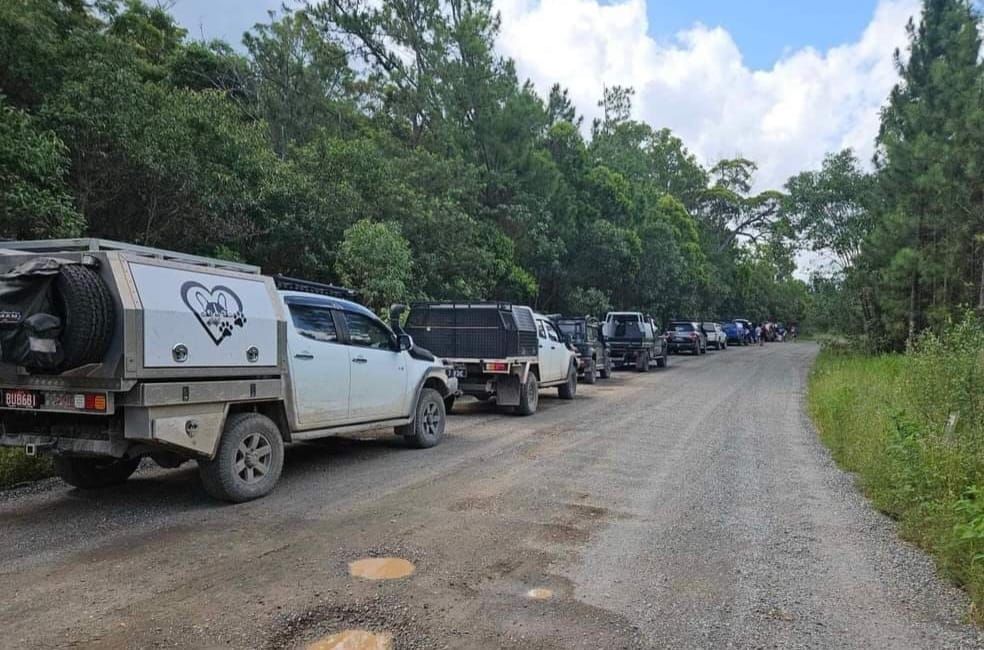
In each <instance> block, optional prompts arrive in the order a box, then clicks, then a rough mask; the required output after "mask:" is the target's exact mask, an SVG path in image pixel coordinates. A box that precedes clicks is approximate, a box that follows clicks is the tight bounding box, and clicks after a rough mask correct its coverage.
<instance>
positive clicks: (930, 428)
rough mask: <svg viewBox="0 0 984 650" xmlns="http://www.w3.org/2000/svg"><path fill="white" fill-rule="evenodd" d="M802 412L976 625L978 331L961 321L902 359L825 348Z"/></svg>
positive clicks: (982, 374) (982, 573)
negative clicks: (952, 589) (965, 596)
mask: <svg viewBox="0 0 984 650" xmlns="http://www.w3.org/2000/svg"><path fill="white" fill-rule="evenodd" d="M809 407H810V412H811V415H812V416H813V420H814V422H815V423H816V425H817V429H818V430H819V432H820V437H821V439H822V440H823V442H824V443H825V444H826V445H827V446H828V447H829V448H830V450H831V452H832V454H833V456H834V458H835V459H836V460H837V462H838V463H839V464H840V465H841V466H842V467H844V468H845V469H847V470H849V471H852V472H856V473H857V475H858V476H859V478H860V481H861V484H862V486H863V489H864V491H865V493H866V495H867V496H868V497H869V498H870V499H871V500H872V501H873V503H874V504H875V506H876V507H877V508H879V509H881V510H882V511H884V512H886V513H888V514H889V515H890V516H892V517H893V518H895V519H896V520H897V521H898V522H899V532H900V534H901V535H902V536H903V537H904V538H906V539H908V540H910V541H912V542H914V543H916V544H918V545H919V546H921V547H922V548H924V549H926V550H927V551H929V552H930V553H932V554H933V555H934V556H935V557H936V559H937V562H938V565H939V566H940V568H941V569H942V570H943V571H944V572H945V573H946V574H947V575H948V576H950V577H951V578H953V579H954V580H955V581H956V582H958V583H959V584H961V585H963V586H964V587H965V588H966V590H967V591H968V593H969V594H970V596H971V599H972V602H973V606H972V611H971V612H970V616H971V618H972V619H974V620H975V621H976V622H977V623H979V624H981V623H984V325H982V324H981V323H980V322H977V321H975V319H974V318H973V316H970V315H968V317H967V318H966V319H965V320H964V322H962V323H960V324H959V325H956V326H954V327H951V328H950V329H949V330H948V331H947V332H946V333H945V334H944V335H943V336H942V337H936V336H934V335H926V336H924V337H922V338H921V339H920V341H919V342H918V343H917V344H916V345H914V346H912V348H911V349H910V350H909V351H908V352H907V353H906V354H896V355H882V356H863V355H860V354H857V353H855V352H853V351H851V350H850V349H847V348H845V347H843V346H839V345H836V344H835V345H833V346H830V347H827V348H825V349H824V351H823V352H821V354H820V356H819V357H818V359H817V363H816V366H815V367H814V369H813V372H812V374H811V377H810V385H809Z"/></svg>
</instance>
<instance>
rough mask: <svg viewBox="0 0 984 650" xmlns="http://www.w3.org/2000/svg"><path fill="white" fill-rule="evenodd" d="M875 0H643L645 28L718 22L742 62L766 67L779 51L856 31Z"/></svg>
mask: <svg viewBox="0 0 984 650" xmlns="http://www.w3.org/2000/svg"><path fill="white" fill-rule="evenodd" d="M876 4H877V3H876V2H875V0H693V1H692V2H686V1H682V0H648V2H647V9H648V16H649V27H650V30H649V31H650V33H651V34H652V35H653V36H654V37H656V38H657V39H664V38H670V37H672V36H673V35H674V34H676V33H677V32H679V31H680V30H682V29H687V28H689V27H691V26H692V25H693V24H694V23H695V22H700V23H703V24H705V25H707V26H708V27H718V26H720V27H723V28H724V29H726V30H727V31H728V32H729V33H730V34H731V36H732V38H734V40H735V42H736V43H737V44H738V47H739V48H740V49H741V52H742V55H743V57H744V61H745V64H746V65H748V66H749V67H751V68H755V69H768V68H771V67H772V65H773V64H774V63H775V62H776V61H777V60H778V59H779V58H780V57H782V56H783V55H784V54H787V53H788V52H790V51H795V50H797V49H800V48H802V47H805V46H810V47H813V48H816V49H818V50H827V49H829V48H831V47H833V46H836V45H842V44H844V43H849V42H852V41H855V40H857V39H858V37H860V35H861V33H862V32H863V31H864V28H865V27H867V25H868V23H869V22H870V21H871V17H872V15H873V14H874V11H875V6H876Z"/></svg>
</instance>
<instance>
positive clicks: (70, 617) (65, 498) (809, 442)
mask: <svg viewBox="0 0 984 650" xmlns="http://www.w3.org/2000/svg"><path fill="white" fill-rule="evenodd" d="M816 352H817V350H816V347H815V346H813V345H812V344H810V343H787V344H773V345H769V346H766V347H765V348H758V347H751V348H732V349H729V350H727V351H723V352H711V353H710V354H708V355H707V356H702V357H699V358H688V357H672V359H671V367H670V368H669V369H668V370H665V371H654V372H651V373H649V374H645V375H642V374H637V373H635V372H619V373H616V375H615V377H614V378H613V379H612V380H610V381H601V382H599V383H598V384H597V385H595V386H584V385H582V386H580V387H579V389H578V396H577V399H576V400H575V401H574V402H562V401H560V400H559V399H556V397H555V396H554V395H555V391H544V395H543V398H542V399H541V401H540V408H541V411H540V413H538V414H537V415H536V416H534V417H531V418H519V417H515V416H509V415H502V414H499V413H497V412H496V411H495V410H494V409H493V408H492V407H490V406H488V405H485V404H480V403H478V402H474V401H463V402H462V403H461V404H460V407H459V408H456V414H455V415H454V416H452V417H451V419H450V422H449V436H448V438H447V439H446V440H445V442H444V443H443V444H442V445H440V446H439V447H437V448H435V449H432V450H426V451H416V450H410V449H406V448H404V447H403V446H402V445H401V444H400V443H399V442H398V441H397V440H396V439H395V438H393V437H392V436H388V435H385V433H379V434H378V435H375V436H373V437H367V438H365V439H360V440H334V441H330V442H328V443H325V444H318V445H297V446H294V447H292V448H290V449H289V450H288V455H287V461H286V465H285V470H284V477H283V479H282V483H281V485H280V486H279V488H278V489H277V490H276V491H275V492H274V493H273V494H272V495H271V496H269V497H267V498H265V499H262V500H260V501H257V502H253V503H248V504H243V505H237V506H228V505H218V504H216V503H215V502H213V501H211V500H209V499H208V498H207V497H206V496H205V495H204V493H203V491H202V489H201V488H200V486H199V485H198V482H197V475H196V472H195V471H194V468H193V467H191V466H189V467H186V468H182V469H178V470H170V471H165V470H159V469H148V470H146V471H142V472H140V473H138V475H137V476H136V477H134V479H132V480H131V481H130V482H129V483H128V484H127V485H125V486H123V487H122V488H117V489H113V490H106V491H100V492H89V493H86V492H80V491H77V490H73V489H69V488H67V487H66V486H64V485H63V484H61V483H60V482H58V481H55V480H52V481H46V482H43V483H42V484H39V485H36V486H33V487H29V488H23V489H18V490H13V491H8V492H5V493H0V553H2V556H0V557H2V558H3V560H2V563H0V594H2V596H0V646H2V647H10V648H30V647H52V646H69V645H77V646H80V647H96V648H135V647H215V648H220V647H221V648H230V647H231V648H266V647H273V648H280V647H304V646H305V645H306V644H307V643H310V642H312V641H314V640H317V639H319V638H322V637H325V636H327V635H330V634H332V633H334V632H337V631H340V630H345V629H352V628H361V629H367V630H372V631H376V632H382V633H387V634H390V635H392V638H393V639H394V642H395V647H397V648H441V647H450V648H500V647H501V648H663V647H672V648H724V647H732V648H759V647H781V648H787V647H790V648H792V647H804V648H805V647H810V648H813V647H818V648H820V647H836V648H945V647H968V648H970V647H982V646H984V638H982V636H981V635H980V634H979V633H978V632H977V631H976V630H975V629H974V628H972V627H971V626H969V625H967V624H965V622H964V620H965V617H966V612H967V606H968V605H967V601H966V599H965V598H964V596H963V595H962V594H961V593H960V592H959V591H958V590H957V589H954V588H952V587H950V586H948V585H947V584H946V583H945V582H944V581H942V580H941V579H939V578H938V577H937V576H936V573H935V571H934V569H933V566H932V563H931V561H930V560H928V559H927V558H926V557H925V556H924V555H922V554H921V553H919V552H918V551H916V550H914V549H913V548H911V547H910V546H908V545H906V544H904V543H902V542H899V541H898V540H897V539H896V537H895V534H894V530H893V527H892V524H891V522H889V521H888V520H887V519H886V518H884V517H882V516H880V515H878V514H876V513H874V512H873V511H872V510H871V509H870V508H869V507H868V506H867V505H866V504H865V502H864V500H863V498H862V497H861V496H860V495H859V494H858V492H857V491H856V489H855V487H854V485H853V481H852V479H851V478H850V477H849V476H847V475H845V474H843V473H841V472H840V471H839V470H837V469H836V467H835V466H834V465H833V464H832V462H831V461H830V460H829V458H828V456H827V454H826V453H825V452H824V450H823V449H822V447H821V445H820V444H819V443H818V442H817V440H816V434H815V432H814V430H813V429H812V427H811V425H810V423H809V420H808V419H807V417H806V415H805V414H804V410H803V397H804V389H805V381H806V376H807V372H808V370H809V366H810V363H811V360H812V358H813V357H814V355H815V354H816ZM382 556H389V557H397V558H402V559H405V560H409V561H410V562H412V563H413V565H414V566H413V573H411V574H410V575H409V576H407V577H404V578H401V579H397V580H389V581H372V580H366V579H363V578H356V577H352V576H350V575H349V566H348V565H349V563H350V562H352V561H355V560H358V559H362V558H369V557H382ZM534 589H539V590H544V591H538V592H534V595H536V596H540V598H532V597H530V590H534Z"/></svg>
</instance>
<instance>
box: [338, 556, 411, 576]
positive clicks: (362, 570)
mask: <svg viewBox="0 0 984 650" xmlns="http://www.w3.org/2000/svg"><path fill="white" fill-rule="evenodd" d="M413 572H414V566H413V562H409V561H408V560H404V559H403V558H399V557H369V558H364V559H362V560H356V561H355V562H349V575H351V576H354V577H356V578H365V579H366V580H398V579H400V578H406V577H407V576H408V575H410V574H411V573H413Z"/></svg>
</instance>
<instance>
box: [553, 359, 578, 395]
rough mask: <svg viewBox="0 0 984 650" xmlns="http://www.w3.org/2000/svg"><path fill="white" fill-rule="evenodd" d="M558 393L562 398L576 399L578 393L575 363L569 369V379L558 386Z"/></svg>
mask: <svg viewBox="0 0 984 650" xmlns="http://www.w3.org/2000/svg"><path fill="white" fill-rule="evenodd" d="M557 394H558V395H560V399H574V395H576V394H577V368H575V367H574V366H573V364H572V365H571V367H570V368H569V369H568V370H567V381H565V382H564V383H563V384H561V385H560V386H558V387H557Z"/></svg>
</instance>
